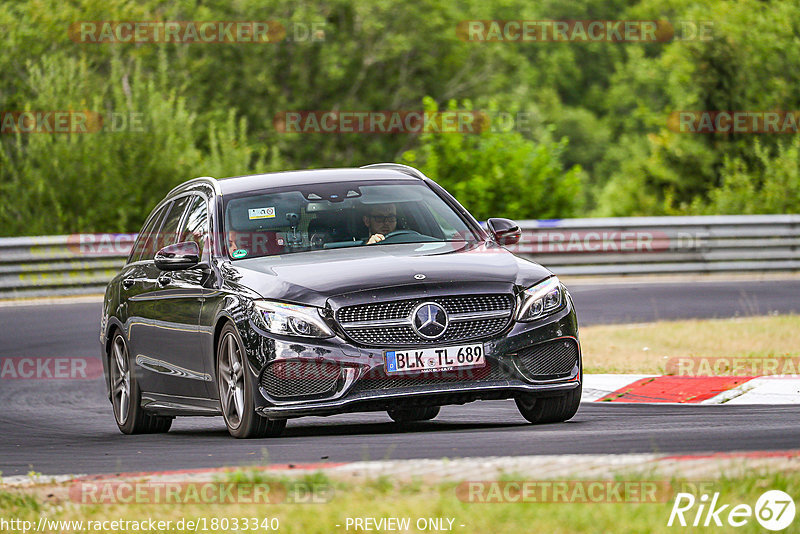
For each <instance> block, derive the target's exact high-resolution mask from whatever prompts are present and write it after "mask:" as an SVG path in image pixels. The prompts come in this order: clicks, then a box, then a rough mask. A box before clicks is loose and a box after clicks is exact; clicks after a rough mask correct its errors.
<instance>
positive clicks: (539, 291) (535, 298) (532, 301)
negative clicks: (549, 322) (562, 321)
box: [517, 276, 564, 321]
mask: <svg viewBox="0 0 800 534" xmlns="http://www.w3.org/2000/svg"><path fill="white" fill-rule="evenodd" d="M563 301H564V286H562V285H561V281H560V280H559V279H558V278H556V277H555V276H553V277H552V278H548V279H547V280H544V281H542V282H539V283H538V284H536V285H535V286H533V287H531V288H528V289H526V290H525V291H523V293H522V305H521V306H520V307H519V312H518V313H517V321H533V320H534V319H539V318H540V317H544V316H545V315H548V314H550V313H552V312H554V311H556V310H557V309H559V308H560V307H561V304H562V303H563Z"/></svg>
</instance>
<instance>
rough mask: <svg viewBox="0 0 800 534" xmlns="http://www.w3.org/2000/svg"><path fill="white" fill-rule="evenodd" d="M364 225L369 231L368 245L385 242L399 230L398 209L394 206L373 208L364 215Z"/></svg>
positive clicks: (379, 205)
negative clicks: (389, 235) (391, 234)
mask: <svg viewBox="0 0 800 534" xmlns="http://www.w3.org/2000/svg"><path fill="white" fill-rule="evenodd" d="M364 225H365V226H366V227H367V228H368V229H369V240H368V241H367V245H372V244H374V243H378V242H380V241H383V240H384V239H386V235H387V234H390V233H392V232H394V231H395V229H396V228H397V207H396V206H395V205H394V204H378V205H375V206H371V207H370V208H369V209H368V211H367V214H366V215H364Z"/></svg>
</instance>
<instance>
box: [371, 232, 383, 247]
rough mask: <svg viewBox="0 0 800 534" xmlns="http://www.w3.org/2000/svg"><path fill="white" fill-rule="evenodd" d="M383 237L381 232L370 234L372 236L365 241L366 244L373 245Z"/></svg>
mask: <svg viewBox="0 0 800 534" xmlns="http://www.w3.org/2000/svg"><path fill="white" fill-rule="evenodd" d="M384 239H386V238H385V237H383V234H375V235H372V236H370V238H369V241H367V245H373V244H375V243H377V242H378V241H383V240H384Z"/></svg>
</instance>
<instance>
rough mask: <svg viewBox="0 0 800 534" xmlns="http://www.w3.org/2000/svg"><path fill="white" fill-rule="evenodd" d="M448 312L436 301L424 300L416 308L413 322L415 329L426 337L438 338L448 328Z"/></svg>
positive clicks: (412, 315) (412, 317)
mask: <svg viewBox="0 0 800 534" xmlns="http://www.w3.org/2000/svg"><path fill="white" fill-rule="evenodd" d="M447 323H448V318H447V312H445V311H444V308H442V307H441V306H439V305H438V304H436V303H435V302H424V303H422V304H420V305H419V306H417V307H416V308H414V311H413V312H412V314H411V324H412V325H413V326H414V331H416V332H417V334H419V335H420V336H421V337H423V338H425V339H436V338H439V337H441V336H442V334H444V331H445V330H447Z"/></svg>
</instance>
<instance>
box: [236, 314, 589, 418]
mask: <svg viewBox="0 0 800 534" xmlns="http://www.w3.org/2000/svg"><path fill="white" fill-rule="evenodd" d="M258 335H259V337H260V338H261V341H260V342H259V343H258V344H257V345H258V346H257V347H256V346H252V345H251V346H250V347H248V352H249V353H251V370H252V371H253V375H252V378H253V380H254V384H255V386H256V391H258V394H257V395H256V399H255V405H256V411H257V412H258V413H259V414H261V415H263V416H265V417H269V418H272V419H281V418H290V417H300V416H307V415H333V414H337V413H344V412H354V411H375V410H386V409H388V408H391V407H396V406H398V405H400V404H402V405H447V404H464V403H467V402H472V401H474V400H481V399H505V398H511V397H514V396H517V395H520V394H526V395H535V396H543V397H547V396H555V395H558V394H560V393H563V392H566V391H570V390H572V389H575V388H578V387H580V385H581V380H582V376H581V369H582V356H581V352H580V345H579V343H578V325H577V319H576V316H575V311H574V309H573V306H572V302H571V300H569V299H568V301H567V303H566V306H565V307H564V308H563V309H562V310H560V311H559V312H557V313H555V314H553V315H551V316H549V317H546V318H544V319H541V320H539V321H536V322H531V323H514V324H513V326H512V327H511V328H510V330H509V331H507V332H505V333H504V334H503V335H500V336H498V337H496V338H493V339H489V340H484V341H483V348H484V354H485V356H486V366H485V367H483V368H477V369H466V370H459V371H454V372H452V373H436V372H433V373H407V374H404V375H402V376H400V377H397V376H394V375H392V376H389V375H387V374H386V373H385V371H384V356H383V350H382V349H372V348H365V347H356V346H354V345H352V344H350V343H348V342H347V341H345V340H343V339H340V338H332V339H328V340H316V341H315V342H310V343H309V342H306V341H305V340H303V342H302V343H300V342H298V341H297V340H291V341H288V340H280V339H276V338H275V337H274V336H268V335H266V333H264V332H259V333H258ZM562 345H563V347H562V353H563V351H564V350H569V351H572V352H570V355H569V357H570V358H571V359H569V360H564V361H568V362H569V363H568V364H567V365H565V366H564V365H562V368H560V369H556V371H558V372H554V373H551V374H549V375H547V374H544V375H543V374H539V375H532V374H531V372H530V366H529V365H528V364H527V363H526V362H538V363H537V365H539V364H542V365H540V367H542V369H547V368H548V366H547V365H546V362H542V361H541V360H542V359H543V358H551V356H552V355H554V354H556V353H555V352H553V350H552V349H553V348H554V347H555V348H558V347H561V346H562ZM254 351H255V352H257V354H253V352H254ZM537 358H538V360H537ZM562 359H563V358H562ZM252 364H254V365H252ZM290 364H294V365H295V367H294V369H298V370H299V371H295V374H293V375H291V376H289V377H288V379H289V380H296V381H300V382H298V383H301V382H302V381H303V380H309V381H310V380H324V379H326V377H327V379H328V380H329V382H330V383H331V384H332V385H331V388H330V389H328V390H327V391H325V392H324V393H318V394H307V395H299V396H295V397H293V396H291V395H288V394H284V395H281V396H276V395H275V394H274V393H275V392H274V391H273V392H272V393H273V394H271V392H270V391H268V387H265V380H264V378H265V373H267V372H270V369H272V371H273V372H274V370H275V369H282V370H283V369H290V368H292V367H290ZM304 369H305V371H304ZM320 370H324V372H320ZM331 372H333V373H335V376H333V377H332V376H331V375H330V373H331ZM454 373H455V374H456V375H457V376H453V375H454ZM266 385H267V386H268V385H269V383H266Z"/></svg>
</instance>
